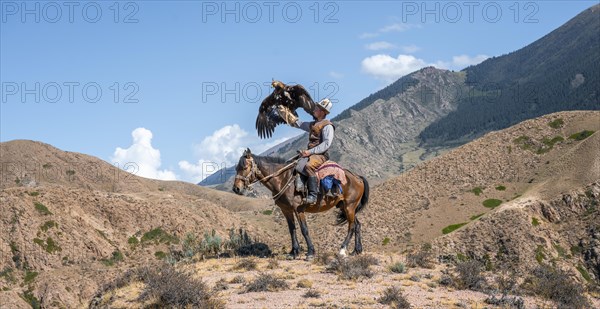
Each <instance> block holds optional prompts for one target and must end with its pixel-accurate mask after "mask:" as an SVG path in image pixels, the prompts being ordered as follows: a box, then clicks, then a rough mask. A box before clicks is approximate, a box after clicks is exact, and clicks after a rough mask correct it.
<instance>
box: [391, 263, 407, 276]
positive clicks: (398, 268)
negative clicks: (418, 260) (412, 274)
mask: <svg viewBox="0 0 600 309" xmlns="http://www.w3.org/2000/svg"><path fill="white" fill-rule="evenodd" d="M389 269H390V271H391V272H393V273H397V274H401V273H404V271H405V269H404V264H403V263H401V262H396V263H394V264H392V265H390V267H389Z"/></svg>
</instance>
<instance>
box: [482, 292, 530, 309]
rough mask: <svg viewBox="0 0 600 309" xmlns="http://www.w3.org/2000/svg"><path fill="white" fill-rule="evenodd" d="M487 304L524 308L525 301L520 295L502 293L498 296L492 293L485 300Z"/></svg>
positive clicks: (515, 308) (516, 308) (510, 308)
mask: <svg viewBox="0 0 600 309" xmlns="http://www.w3.org/2000/svg"><path fill="white" fill-rule="evenodd" d="M484 302H485V303H486V304H489V305H495V306H499V307H501V308H508V309H513V308H514V309H524V308H525V302H524V301H523V299H522V298H520V297H516V296H515V297H509V296H507V295H504V294H503V295H502V297H500V298H496V295H492V296H490V297H488V298H486V299H485V300H484Z"/></svg>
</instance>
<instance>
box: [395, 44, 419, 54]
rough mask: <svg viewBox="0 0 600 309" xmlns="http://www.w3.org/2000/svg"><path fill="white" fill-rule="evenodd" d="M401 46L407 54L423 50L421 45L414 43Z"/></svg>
mask: <svg viewBox="0 0 600 309" xmlns="http://www.w3.org/2000/svg"><path fill="white" fill-rule="evenodd" d="M400 48H401V49H402V51H403V52H405V53H407V54H412V53H416V52H418V51H420V50H421V48H420V47H419V46H417V45H414V44H411V45H404V46H401V47H400Z"/></svg>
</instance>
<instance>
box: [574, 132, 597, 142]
mask: <svg viewBox="0 0 600 309" xmlns="http://www.w3.org/2000/svg"><path fill="white" fill-rule="evenodd" d="M592 134H594V131H588V130H584V131H581V132H579V133H575V134H572V135H571V136H569V138H570V139H572V140H576V141H582V140H584V139H586V138H588V137H590V136H592Z"/></svg>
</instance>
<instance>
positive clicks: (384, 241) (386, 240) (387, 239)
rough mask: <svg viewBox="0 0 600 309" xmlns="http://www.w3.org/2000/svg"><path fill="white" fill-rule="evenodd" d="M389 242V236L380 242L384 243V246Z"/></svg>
mask: <svg viewBox="0 0 600 309" xmlns="http://www.w3.org/2000/svg"><path fill="white" fill-rule="evenodd" d="M389 243H390V238H389V237H385V238H384V239H383V241H382V242H381V244H382V245H384V246H386V245H387V244H389Z"/></svg>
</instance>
